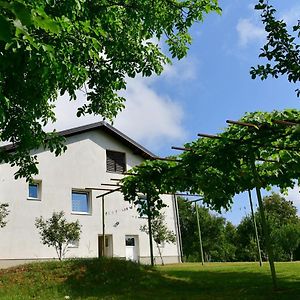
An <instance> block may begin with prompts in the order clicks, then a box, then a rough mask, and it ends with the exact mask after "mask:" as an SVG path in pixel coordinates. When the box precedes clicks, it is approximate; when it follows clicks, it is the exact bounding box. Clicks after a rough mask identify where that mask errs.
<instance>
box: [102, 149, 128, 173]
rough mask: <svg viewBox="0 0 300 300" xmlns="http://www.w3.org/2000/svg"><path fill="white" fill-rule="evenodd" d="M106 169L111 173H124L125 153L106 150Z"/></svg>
mask: <svg viewBox="0 0 300 300" xmlns="http://www.w3.org/2000/svg"><path fill="white" fill-rule="evenodd" d="M106 171H107V172H112V173H124V172H125V171H126V161H125V153H122V152H117V151H109V150H107V151H106Z"/></svg>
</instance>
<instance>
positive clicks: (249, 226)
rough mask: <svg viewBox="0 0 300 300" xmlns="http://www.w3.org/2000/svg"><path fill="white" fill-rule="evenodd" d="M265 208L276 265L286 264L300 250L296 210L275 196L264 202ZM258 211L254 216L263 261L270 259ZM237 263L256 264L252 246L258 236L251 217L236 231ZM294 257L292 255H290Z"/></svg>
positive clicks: (255, 250) (265, 199) (281, 198)
mask: <svg viewBox="0 0 300 300" xmlns="http://www.w3.org/2000/svg"><path fill="white" fill-rule="evenodd" d="M263 203H264V207H265V210H266V216H267V221H268V227H269V231H270V236H271V243H272V247H273V249H274V257H275V259H276V260H277V261H284V260H286V259H287V258H288V257H289V258H291V257H292V256H293V255H292V254H293V252H294V251H295V250H296V249H297V248H298V246H299V242H298V240H299V235H298V233H297V228H299V224H300V223H299V222H300V219H299V217H298V216H297V209H296V207H295V206H294V205H293V203H292V202H291V201H287V200H286V199H285V198H284V197H282V196H280V195H279V194H276V193H274V192H273V193H272V194H271V195H269V196H265V197H264V198H263ZM259 210H260V209H259V208H258V210H257V212H256V213H255V218H256V222H257V228H258V233H259V239H260V245H261V246H262V250H263V254H264V258H265V259H267V255H266V250H265V237H264V235H263V234H262V225H261V218H260V212H259ZM237 237H238V238H237V243H238V249H239V250H238V252H237V255H238V259H239V260H246V261H252V260H257V259H258V256H257V247H256V245H255V244H254V243H253V241H254V238H255V235H254V228H253V222H252V220H251V217H250V216H246V217H245V218H243V219H242V221H241V222H240V224H239V225H238V227H237ZM291 253H292V254H291Z"/></svg>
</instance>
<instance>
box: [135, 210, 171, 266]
mask: <svg viewBox="0 0 300 300" xmlns="http://www.w3.org/2000/svg"><path fill="white" fill-rule="evenodd" d="M165 219H166V216H165V214H164V213H160V214H159V215H158V216H155V217H154V218H152V219H151V227H152V238H153V240H154V242H155V244H156V247H157V249H158V253H159V256H160V259H161V263H162V265H164V261H163V257H162V248H163V247H164V243H172V244H174V243H175V242H176V236H175V234H174V232H173V231H172V230H169V229H168V227H167V224H166V222H165ZM140 230H141V231H142V232H145V233H147V234H149V228H148V226H147V225H143V226H141V228H140Z"/></svg>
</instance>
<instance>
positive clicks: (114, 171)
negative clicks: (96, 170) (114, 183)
mask: <svg viewBox="0 0 300 300" xmlns="http://www.w3.org/2000/svg"><path fill="white" fill-rule="evenodd" d="M108 153H115V154H119V155H122V158H124V161H123V163H124V166H123V171H122V172H119V171H117V167H116V165H117V163H116V160H115V159H112V158H111V157H110V159H111V160H112V161H113V162H114V170H113V171H111V170H108V158H109V155H108ZM105 154H106V172H107V173H114V174H123V173H124V172H126V171H127V163H126V162H127V157H126V152H122V151H116V150H110V149H106V152H105Z"/></svg>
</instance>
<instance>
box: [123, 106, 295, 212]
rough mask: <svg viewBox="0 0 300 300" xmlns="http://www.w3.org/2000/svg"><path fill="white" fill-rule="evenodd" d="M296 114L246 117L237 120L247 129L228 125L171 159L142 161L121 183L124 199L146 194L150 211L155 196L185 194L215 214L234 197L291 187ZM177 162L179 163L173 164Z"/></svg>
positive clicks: (293, 171)
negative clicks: (200, 197)
mask: <svg viewBox="0 0 300 300" xmlns="http://www.w3.org/2000/svg"><path fill="white" fill-rule="evenodd" d="M287 120H288V121H293V122H295V124H299V123H300V111H299V110H296V109H294V110H293V109H286V110H284V111H273V112H271V113H266V112H254V113H247V114H246V115H245V116H244V117H243V118H241V120H240V121H242V122H245V123H251V124H253V125H251V126H239V125H231V126H228V127H227V128H226V129H225V130H224V131H223V132H222V133H220V134H219V135H217V137H216V138H214V139H208V138H198V139H197V140H195V141H193V142H191V143H187V144H186V145H185V148H186V149H187V150H186V151H184V152H183V153H182V154H179V155H178V156H177V157H173V158H175V159H176V161H171V162H170V161H160V160H154V161H146V162H144V163H143V164H142V165H141V166H139V167H135V168H133V169H132V170H131V173H132V174H134V175H133V176H128V177H126V178H124V179H123V181H122V183H123V187H122V191H123V193H124V197H125V199H126V200H129V201H134V200H135V199H136V198H137V196H138V193H139V192H141V193H146V192H147V191H151V197H152V199H154V201H156V202H155V204H154V205H153V207H155V205H157V207H155V209H159V207H160V205H159V203H158V199H159V194H163V193H172V192H173V193H175V192H176V191H183V192H185V191H187V192H190V193H192V194H194V193H195V194H200V195H203V197H204V199H203V202H204V203H205V204H207V205H209V206H210V208H212V209H215V210H217V211H220V210H221V208H225V209H229V208H230V206H231V204H232V198H233V196H234V195H235V194H238V193H241V192H244V191H247V190H251V189H253V188H255V187H259V188H265V189H270V188H271V186H278V187H280V188H281V190H285V189H287V188H289V187H290V188H292V187H294V185H295V184H297V183H298V179H299V174H300V156H299V148H300V129H299V128H300V125H296V126H294V125H286V124H282V123H278V122H280V121H287ZM178 160H180V161H178Z"/></svg>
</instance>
